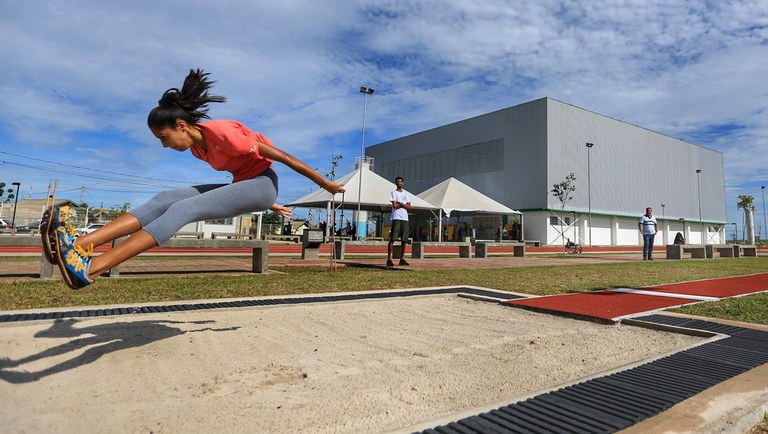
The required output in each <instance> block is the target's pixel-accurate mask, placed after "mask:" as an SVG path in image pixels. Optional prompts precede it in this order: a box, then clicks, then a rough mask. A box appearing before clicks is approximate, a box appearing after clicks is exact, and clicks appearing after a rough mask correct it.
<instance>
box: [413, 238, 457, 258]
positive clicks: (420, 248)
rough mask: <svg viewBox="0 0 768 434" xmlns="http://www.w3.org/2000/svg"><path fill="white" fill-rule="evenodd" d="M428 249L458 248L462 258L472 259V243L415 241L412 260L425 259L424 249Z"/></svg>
mask: <svg viewBox="0 0 768 434" xmlns="http://www.w3.org/2000/svg"><path fill="white" fill-rule="evenodd" d="M426 247H458V248H459V257H460V258H471V257H472V244H471V243H470V242H460V241H451V242H440V241H414V242H413V246H411V258H413V259H424V249H425V248H426Z"/></svg>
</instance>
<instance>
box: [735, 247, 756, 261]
mask: <svg viewBox="0 0 768 434" xmlns="http://www.w3.org/2000/svg"><path fill="white" fill-rule="evenodd" d="M745 256H751V257H757V246H754V245H748V244H734V245H733V257H734V258H743V257H745Z"/></svg>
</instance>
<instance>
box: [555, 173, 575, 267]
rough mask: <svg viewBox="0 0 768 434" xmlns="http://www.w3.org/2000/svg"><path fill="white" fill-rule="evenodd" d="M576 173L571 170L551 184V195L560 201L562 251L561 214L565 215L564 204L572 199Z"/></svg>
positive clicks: (561, 230)
mask: <svg viewBox="0 0 768 434" xmlns="http://www.w3.org/2000/svg"><path fill="white" fill-rule="evenodd" d="M575 182H576V175H574V174H573V172H571V173H569V174H568V176H566V177H565V180H564V181H562V182H558V183H557V184H554V185H553V186H552V195H553V196H555V197H556V198H557V199H558V200H559V201H560V215H559V216H558V218H559V219H560V236H561V237H562V238H563V253H565V232H564V229H563V216H564V215H565V205H566V204H567V203H568V202H570V200H571V199H573V192H574V191H576V185H575V184H574V183H575Z"/></svg>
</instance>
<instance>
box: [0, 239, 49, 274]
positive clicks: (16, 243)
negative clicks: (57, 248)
mask: <svg viewBox="0 0 768 434" xmlns="http://www.w3.org/2000/svg"><path fill="white" fill-rule="evenodd" d="M0 246H13V247H27V246H30V247H40V248H41V249H42V248H43V240H42V239H40V236H39V235H38V236H35V237H18V236H12V237H0ZM54 267H55V266H54V265H53V264H51V263H50V262H48V261H47V260H46V259H45V255H42V254H41V255H40V278H41V279H53V268H54Z"/></svg>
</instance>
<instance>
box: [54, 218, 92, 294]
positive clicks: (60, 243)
mask: <svg viewBox="0 0 768 434" xmlns="http://www.w3.org/2000/svg"><path fill="white" fill-rule="evenodd" d="M74 232H75V230H74V227H72V225H70V224H67V225H65V226H60V227H59V228H58V229H56V246H57V248H56V257H57V259H58V261H57V262H58V264H59V271H61V275H62V277H64V281H65V282H66V284H67V286H69V287H70V288H72V289H80V288H82V287H84V286H87V285H90V284H91V283H93V279H91V278H90V277H88V274H89V272H90V269H91V255H92V254H93V244H90V245H88V248H87V249H83V248H82V247H80V246H76V245H75V241H74V240H75V237H74V236H72V234H74Z"/></svg>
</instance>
